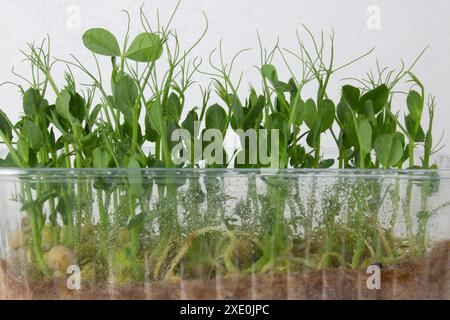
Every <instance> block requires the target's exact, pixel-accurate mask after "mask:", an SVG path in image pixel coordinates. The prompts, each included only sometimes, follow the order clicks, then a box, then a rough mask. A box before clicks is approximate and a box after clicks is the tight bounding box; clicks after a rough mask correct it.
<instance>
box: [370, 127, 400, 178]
mask: <svg viewBox="0 0 450 320" xmlns="http://www.w3.org/2000/svg"><path fill="white" fill-rule="evenodd" d="M373 147H374V149H375V152H376V155H377V159H378V161H380V163H381V164H382V165H383V167H384V168H386V169H387V168H389V167H392V166H395V165H397V164H398V162H399V161H400V160H401V159H402V156H403V146H402V141H401V137H400V136H399V135H397V134H395V133H394V134H382V135H380V136H378V137H377V138H376V140H375V143H374V145H373Z"/></svg>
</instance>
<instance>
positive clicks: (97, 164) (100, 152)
mask: <svg viewBox="0 0 450 320" xmlns="http://www.w3.org/2000/svg"><path fill="white" fill-rule="evenodd" d="M92 157H93V166H94V168H97V169H103V168H108V167H109V164H110V162H111V160H112V157H111V155H110V154H109V152H107V151H106V150H105V149H104V148H103V147H98V148H96V149H94V152H93V153H92Z"/></svg>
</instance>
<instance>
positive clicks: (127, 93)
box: [114, 76, 139, 113]
mask: <svg viewBox="0 0 450 320" xmlns="http://www.w3.org/2000/svg"><path fill="white" fill-rule="evenodd" d="M138 95H139V93H138V88H137V86H136V83H135V82H134V80H133V79H131V78H130V77H129V76H125V77H121V78H120V80H119V81H118V82H117V84H116V90H115V91H114V101H115V106H116V108H117V109H119V110H120V111H121V112H123V113H128V112H129V111H131V110H132V109H133V108H134V106H135V105H136V100H137V98H138Z"/></svg>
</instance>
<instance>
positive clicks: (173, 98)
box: [167, 92, 182, 124]
mask: <svg viewBox="0 0 450 320" xmlns="http://www.w3.org/2000/svg"><path fill="white" fill-rule="evenodd" d="M181 112H182V110H181V103H180V99H179V98H178V96H177V95H176V94H175V93H173V92H172V93H171V94H170V96H169V99H167V114H168V116H169V119H170V120H172V122H173V123H176V124H177V123H178V122H179V121H180V117H181Z"/></svg>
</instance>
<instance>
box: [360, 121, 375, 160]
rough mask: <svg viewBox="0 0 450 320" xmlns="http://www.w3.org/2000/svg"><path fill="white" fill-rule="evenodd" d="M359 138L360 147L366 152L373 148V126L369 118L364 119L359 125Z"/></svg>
mask: <svg viewBox="0 0 450 320" xmlns="http://www.w3.org/2000/svg"><path fill="white" fill-rule="evenodd" d="M358 138H359V143H360V148H361V149H362V150H363V151H364V153H366V154H367V153H369V152H370V151H371V150H372V126H371V125H370V123H369V121H368V120H363V121H362V122H361V123H360V124H359V127H358Z"/></svg>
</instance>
